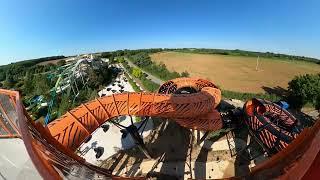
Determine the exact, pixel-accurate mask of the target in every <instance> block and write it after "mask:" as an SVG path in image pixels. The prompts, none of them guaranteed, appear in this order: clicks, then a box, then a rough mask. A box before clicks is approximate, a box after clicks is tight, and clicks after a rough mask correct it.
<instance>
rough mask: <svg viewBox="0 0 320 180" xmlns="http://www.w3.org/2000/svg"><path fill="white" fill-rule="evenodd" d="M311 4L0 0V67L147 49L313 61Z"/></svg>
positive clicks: (315, 29)
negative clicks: (185, 49)
mask: <svg viewBox="0 0 320 180" xmlns="http://www.w3.org/2000/svg"><path fill="white" fill-rule="evenodd" d="M319 19H320V1H318V0H305V1H296V0H282V1H279V0H265V1H259V0H248V1H245V0H243V1H239V0H207V1H205V0H197V1H196V0H194V1H189V0H181V1H177V0H158V1H155V0H101V1H98V0H90V1H89V0H77V1H76V0H74V1H71V0H28V1H23V0H22V1H21V0H20V1H18V0H1V1H0V64H7V63H9V62H13V61H18V60H23V59H28V58H37V57H43V56H51V55H73V54H78V53H85V52H96V51H108V50H116V49H124V48H127V49H137V48H152V47H169V48H173V47H204V48H226V49H246V50H254V51H272V52H280V53H288V54H296V55H304V56H311V57H317V58H320V51H319V50H320V48H319V46H320V23H319V22H320V20H319Z"/></svg>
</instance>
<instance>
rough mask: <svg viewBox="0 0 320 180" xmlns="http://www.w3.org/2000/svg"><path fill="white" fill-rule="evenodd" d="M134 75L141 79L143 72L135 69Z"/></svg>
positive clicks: (133, 70)
mask: <svg viewBox="0 0 320 180" xmlns="http://www.w3.org/2000/svg"><path fill="white" fill-rule="evenodd" d="M132 75H133V76H134V77H136V78H141V76H142V71H141V70H140V69H138V68H133V69H132Z"/></svg>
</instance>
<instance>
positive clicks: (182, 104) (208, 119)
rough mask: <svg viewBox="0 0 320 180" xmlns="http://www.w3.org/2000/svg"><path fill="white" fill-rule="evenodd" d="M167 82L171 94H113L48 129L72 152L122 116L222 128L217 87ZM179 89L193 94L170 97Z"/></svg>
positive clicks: (188, 80) (198, 81)
mask: <svg viewBox="0 0 320 180" xmlns="http://www.w3.org/2000/svg"><path fill="white" fill-rule="evenodd" d="M171 82H173V83H171V85H170V86H168V87H169V88H171V89H170V90H171V91H172V92H169V93H168V91H166V92H165V94H160V93H122V94H113V95H111V96H105V97H102V98H99V99H95V100H93V101H90V102H88V103H85V104H82V105H80V106H79V107H77V108H75V109H73V110H71V111H68V112H67V113H66V114H65V115H64V116H62V117H61V118H59V119H57V120H55V121H53V122H51V123H49V124H48V130H49V132H50V133H51V135H52V136H53V137H54V138H55V139H56V140H57V141H58V142H60V143H61V144H62V145H63V146H65V147H68V148H70V149H72V150H75V149H77V148H78V147H79V146H80V145H81V143H82V142H84V141H85V140H86V139H87V138H88V137H89V136H90V134H91V133H92V132H93V131H94V130H96V129H97V128H98V127H99V126H101V125H102V124H103V123H105V122H106V121H108V120H110V119H112V118H115V117H118V116H123V115H133V116H151V117H161V118H167V119H170V120H174V121H176V122H177V123H178V124H180V125H181V126H183V127H186V128H189V129H197V130H204V131H214V130H218V129H220V128H222V120H221V117H220V114H219V112H218V111H217V110H215V107H216V106H217V105H218V104H219V103H220V100H221V91H220V90H219V89H218V88H216V87H215V86H214V85H213V84H212V83H210V82H209V81H206V80H201V79H194V78H192V79H191V78H179V79H176V80H172V81H171ZM172 87H174V88H172ZM161 88H162V89H165V88H163V86H161V87H160V90H161ZM181 88H182V90H183V88H187V89H184V90H185V91H186V90H190V89H192V91H193V92H192V93H190V94H181V93H178V94H171V93H175V92H178V91H179V89H180V90H181ZM160 90H159V91H160Z"/></svg>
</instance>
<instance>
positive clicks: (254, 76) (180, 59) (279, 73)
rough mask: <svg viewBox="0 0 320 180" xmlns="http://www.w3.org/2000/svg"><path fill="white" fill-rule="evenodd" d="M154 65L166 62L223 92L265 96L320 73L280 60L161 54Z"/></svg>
mask: <svg viewBox="0 0 320 180" xmlns="http://www.w3.org/2000/svg"><path fill="white" fill-rule="evenodd" d="M151 58H152V60H153V61H155V62H157V63H160V62H163V63H164V64H165V65H166V66H167V68H168V69H169V70H172V71H177V72H179V73H181V72H183V71H188V72H189V74H190V76H192V77H201V78H205V79H209V80H211V81H213V82H214V83H216V84H217V85H219V86H220V87H221V88H222V89H226V90H232V91H239V92H253V93H260V92H265V91H264V89H263V87H268V88H274V87H278V86H279V87H282V88H285V89H287V87H288V82H289V81H290V80H292V79H293V78H294V77H295V76H296V75H302V74H306V73H312V74H314V73H320V65H318V64H315V63H309V62H303V61H288V60H281V59H268V58H260V59H259V69H258V71H257V70H256V62H257V58H255V57H241V56H239V57H238V56H226V55H207V54H192V53H178V52H161V53H155V54H152V55H151Z"/></svg>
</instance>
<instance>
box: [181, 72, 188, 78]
mask: <svg viewBox="0 0 320 180" xmlns="http://www.w3.org/2000/svg"><path fill="white" fill-rule="evenodd" d="M181 77H189V73H188V71H183V72H182V73H181Z"/></svg>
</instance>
